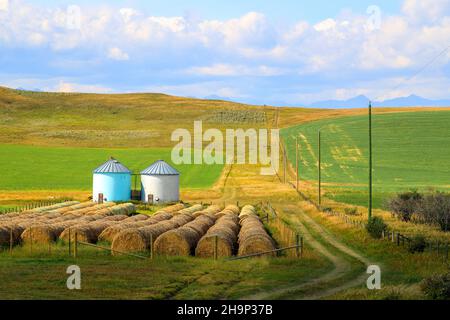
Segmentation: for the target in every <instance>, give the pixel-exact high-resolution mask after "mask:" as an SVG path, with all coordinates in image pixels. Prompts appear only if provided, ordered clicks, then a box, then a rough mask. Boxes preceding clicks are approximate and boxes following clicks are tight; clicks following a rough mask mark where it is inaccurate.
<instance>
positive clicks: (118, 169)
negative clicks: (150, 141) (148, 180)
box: [94, 157, 131, 173]
mask: <svg viewBox="0 0 450 320" xmlns="http://www.w3.org/2000/svg"><path fill="white" fill-rule="evenodd" d="M94 173H131V171H130V169H128V168H127V167H125V166H124V165H123V164H121V163H120V162H119V161H118V160H116V159H114V158H112V157H111V159H110V160H108V161H106V162H105V163H104V164H102V165H101V166H100V167H98V168H97V169H95V170H94Z"/></svg>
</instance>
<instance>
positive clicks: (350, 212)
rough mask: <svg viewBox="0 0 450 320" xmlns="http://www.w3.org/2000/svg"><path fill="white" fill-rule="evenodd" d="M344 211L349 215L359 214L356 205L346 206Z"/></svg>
mask: <svg viewBox="0 0 450 320" xmlns="http://www.w3.org/2000/svg"><path fill="white" fill-rule="evenodd" d="M344 212H345V214H346V215H349V216H358V215H359V212H358V208H356V207H352V208H345V209H344Z"/></svg>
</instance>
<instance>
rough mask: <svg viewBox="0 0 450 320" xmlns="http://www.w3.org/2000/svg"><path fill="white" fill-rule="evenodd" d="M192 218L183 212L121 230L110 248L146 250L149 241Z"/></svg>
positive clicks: (125, 250)
mask: <svg viewBox="0 0 450 320" xmlns="http://www.w3.org/2000/svg"><path fill="white" fill-rule="evenodd" d="M192 220H193V217H192V216H191V215H190V214H186V213H184V214H180V215H177V216H174V217H173V218H172V219H170V220H164V221H161V222H157V223H155V224H151V225H148V226H144V227H140V228H134V229H125V230H122V231H120V232H119V233H118V234H117V235H116V236H115V237H114V238H113V240H112V244H111V248H112V249H113V250H114V249H115V250H117V251H122V252H139V251H147V250H148V249H149V248H150V243H151V241H153V242H155V241H156V239H157V238H158V237H159V236H160V235H161V234H163V233H165V232H167V231H169V230H171V229H174V228H178V227H179V226H182V225H184V224H186V223H188V222H190V221H192ZM113 254H114V252H113Z"/></svg>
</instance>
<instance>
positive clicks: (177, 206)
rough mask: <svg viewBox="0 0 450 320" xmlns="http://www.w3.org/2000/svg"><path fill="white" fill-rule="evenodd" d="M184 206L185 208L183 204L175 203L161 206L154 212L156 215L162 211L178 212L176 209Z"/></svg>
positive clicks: (178, 209)
mask: <svg viewBox="0 0 450 320" xmlns="http://www.w3.org/2000/svg"><path fill="white" fill-rule="evenodd" d="M184 208H185V205H184V204H182V203H177V204H174V205H171V206H168V207H165V208H162V209H161V210H158V211H156V212H155V213H154V214H155V215H156V214H159V213H163V212H165V213H174V212H178V211H180V210H182V209H184Z"/></svg>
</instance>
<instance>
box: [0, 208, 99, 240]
mask: <svg viewBox="0 0 450 320" xmlns="http://www.w3.org/2000/svg"><path fill="white" fill-rule="evenodd" d="M89 204H92V202H89ZM87 205H88V204H87V203H83V204H81V203H79V202H64V203H60V204H56V205H52V206H47V207H41V208H35V209H32V210H28V211H25V212H23V213H20V214H18V215H14V216H10V217H8V219H4V220H2V221H0V245H6V244H10V242H11V241H12V243H13V244H18V243H19V242H20V237H21V234H22V233H23V232H24V231H25V229H27V228H29V227H30V226H32V225H37V224H40V223H43V222H45V221H49V220H50V219H57V218H59V217H61V215H62V212H66V211H67V210H76V209H79V208H82V207H86V206H87Z"/></svg>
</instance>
